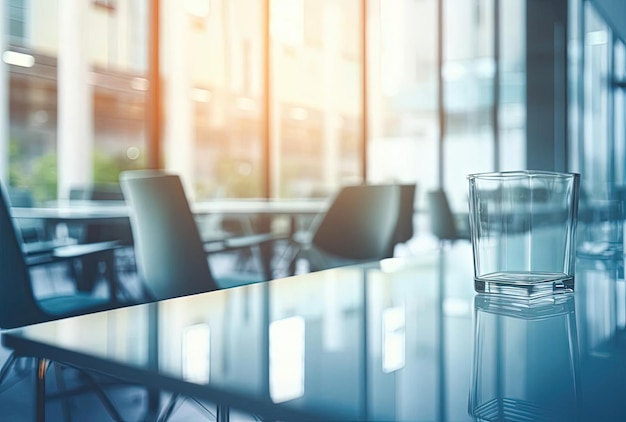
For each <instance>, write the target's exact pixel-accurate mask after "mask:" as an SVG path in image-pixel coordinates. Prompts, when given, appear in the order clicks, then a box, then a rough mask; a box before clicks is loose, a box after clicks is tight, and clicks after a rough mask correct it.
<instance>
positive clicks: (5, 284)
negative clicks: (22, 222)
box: [0, 186, 116, 328]
mask: <svg viewBox="0 0 626 422" xmlns="http://www.w3.org/2000/svg"><path fill="white" fill-rule="evenodd" d="M7 204H8V201H7V198H6V196H5V193H4V190H3V189H2V187H1V186H0V233H1V236H0V245H1V246H0V250H1V251H2V253H0V272H1V274H2V276H0V277H1V278H0V328H15V327H20V326H24V325H29V324H35V323H39V322H44V321H50V320H54V319H59V318H66V317H70V316H75V315H81V314H85V313H91V312H96V311H100V310H104V309H110V308H111V307H113V306H114V305H115V303H116V298H115V297H106V298H100V297H94V296H92V295H88V294H81V293H75V294H70V295H62V296H50V297H45V298H42V299H37V298H35V295H34V292H33V286H32V284H31V277H30V268H31V267H32V266H34V265H43V264H50V263H54V262H57V261H61V260H64V259H69V258H68V257H73V256H75V255H74V254H75V253H79V252H80V249H77V248H73V249H71V250H66V252H63V249H61V250H58V249H57V250H55V251H52V252H51V253H50V254H41V255H37V256H36V257H34V259H31V260H29V261H30V262H29V261H27V259H26V257H25V256H24V254H23V252H22V248H21V244H20V239H19V236H18V235H17V233H16V230H15V225H14V222H13V219H12V217H11V214H10V210H9V207H8V206H7ZM98 246H100V245H98ZM103 251H104V250H103V249H100V248H95V247H92V248H90V249H83V251H82V253H85V254H92V253H96V254H97V253H102V252H103ZM69 252H72V253H71V254H70V253H69ZM106 252H108V250H107V251H106Z"/></svg>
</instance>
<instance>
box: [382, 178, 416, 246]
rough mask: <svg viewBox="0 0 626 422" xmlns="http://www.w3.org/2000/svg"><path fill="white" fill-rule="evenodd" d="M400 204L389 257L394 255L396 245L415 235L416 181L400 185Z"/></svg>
mask: <svg viewBox="0 0 626 422" xmlns="http://www.w3.org/2000/svg"><path fill="white" fill-rule="evenodd" d="M399 188H400V206H399V207H398V221H397V223H396V229H395V231H394V233H393V240H392V242H391V243H390V245H389V251H388V252H387V257H388V258H391V257H392V256H393V255H394V249H395V246H396V245H398V244H401V243H406V242H408V241H409V240H411V239H412V238H413V236H414V235H415V228H414V224H413V217H414V214H415V194H416V190H417V185H416V184H415V183H410V184H403V185H399Z"/></svg>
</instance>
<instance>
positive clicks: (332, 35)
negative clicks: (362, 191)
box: [269, 0, 363, 197]
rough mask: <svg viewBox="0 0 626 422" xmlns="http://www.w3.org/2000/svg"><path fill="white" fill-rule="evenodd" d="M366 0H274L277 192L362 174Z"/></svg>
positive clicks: (324, 190) (306, 189) (313, 192)
mask: <svg viewBox="0 0 626 422" xmlns="http://www.w3.org/2000/svg"><path fill="white" fill-rule="evenodd" d="M361 16H362V7H361V0H271V1H270V36H271V38H270V40H271V44H270V53H271V55H270V69H271V78H270V84H269V85H270V89H271V90H270V97H271V99H272V103H271V112H270V115H271V121H270V125H271V131H272V136H271V139H270V141H271V142H270V145H271V157H270V162H271V163H272V166H273V168H272V173H271V176H272V177H271V179H272V182H271V183H272V186H271V192H272V193H273V195H274V196H276V197H311V196H327V195H329V194H331V193H333V192H334V191H335V190H336V189H337V188H338V187H339V186H340V185H343V184H349V183H359V182H360V181H361V180H362V177H361V175H362V173H363V169H362V148H363V147H362V145H363V139H362V138H363V136H362V133H361V125H362V103H363V92H362V91H363V89H362V85H363V84H362V80H363V79H362V74H363V66H362V53H361V52H362V47H361V46H362V37H361V33H362V22H361Z"/></svg>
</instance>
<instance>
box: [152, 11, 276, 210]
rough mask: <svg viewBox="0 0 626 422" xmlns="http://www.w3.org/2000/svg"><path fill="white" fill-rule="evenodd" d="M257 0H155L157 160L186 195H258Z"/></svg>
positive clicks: (260, 37)
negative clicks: (159, 87) (159, 81)
mask: <svg viewBox="0 0 626 422" xmlns="http://www.w3.org/2000/svg"><path fill="white" fill-rule="evenodd" d="M262 6H263V2H260V1H251V0H214V1H211V2H207V1H186V2H180V1H176V0H163V1H161V26H160V28H161V72H162V78H163V111H164V113H163V122H162V124H163V139H162V140H163V165H164V166H165V168H166V169H167V170H169V171H172V172H176V173H178V174H180V175H181V176H182V177H183V180H184V181H185V182H186V184H187V193H188V195H189V196H191V197H192V198H195V199H199V200H201V199H210V198H219V197H260V196H262V192H263V186H262V184H263V178H262V175H263V174H264V171H265V169H264V166H265V159H264V157H263V139H262V116H263V110H262V108H263V99H264V91H263V78H264V72H263V69H264V66H263V49H264V47H263V22H264V18H263V10H262Z"/></svg>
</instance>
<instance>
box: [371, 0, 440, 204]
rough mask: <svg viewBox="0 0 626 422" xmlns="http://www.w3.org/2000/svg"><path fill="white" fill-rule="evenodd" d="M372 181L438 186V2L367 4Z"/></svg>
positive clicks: (382, 0)
mask: <svg viewBox="0 0 626 422" xmlns="http://www.w3.org/2000/svg"><path fill="white" fill-rule="evenodd" d="M368 12H369V14H368V28H369V33H368V81H367V87H368V110H369V116H368V131H369V139H368V163H367V164H368V177H369V179H370V180H371V181H374V182H383V181H389V180H397V181H401V182H415V181H417V182H418V183H419V187H418V190H417V193H418V195H419V196H420V198H419V199H417V200H416V202H417V203H420V204H423V203H424V202H423V197H424V193H425V192H426V191H427V190H429V189H432V188H434V187H435V186H436V185H437V170H438V158H437V154H438V153H437V150H438V146H437V145H438V133H437V132H438V121H437V90H438V87H437V23H436V22H437V2H436V0H423V1H419V2H416V1H406V0H369V1H368Z"/></svg>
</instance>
